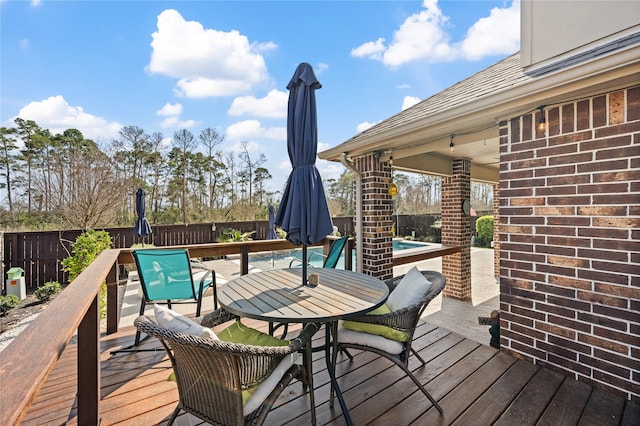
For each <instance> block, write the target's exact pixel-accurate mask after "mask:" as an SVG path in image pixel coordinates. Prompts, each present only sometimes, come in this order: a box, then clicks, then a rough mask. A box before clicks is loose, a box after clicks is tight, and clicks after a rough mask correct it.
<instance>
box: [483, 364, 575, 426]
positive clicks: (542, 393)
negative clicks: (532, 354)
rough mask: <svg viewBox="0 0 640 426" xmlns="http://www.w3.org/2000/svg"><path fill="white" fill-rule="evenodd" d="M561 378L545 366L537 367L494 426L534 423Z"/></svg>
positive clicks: (562, 378) (525, 425)
mask: <svg viewBox="0 0 640 426" xmlns="http://www.w3.org/2000/svg"><path fill="white" fill-rule="evenodd" d="M563 380H564V376H562V375H561V374H560V373H557V372H555V371H553V370H549V369H547V368H540V369H538V371H536V374H535V376H534V377H533V378H532V379H531V380H530V381H529V383H527V384H526V385H525V387H524V389H523V390H522V392H520V395H518V397H517V398H516V399H515V401H513V403H512V404H511V405H510V406H509V408H508V409H507V410H506V411H505V412H504V413H503V414H502V416H500V418H499V419H498V421H496V422H495V424H494V426H510V425H516V424H517V425H520V426H527V425H535V424H536V422H537V421H538V418H540V416H541V415H542V413H543V412H544V410H545V408H546V407H547V405H548V404H549V401H551V398H553V396H554V395H555V393H556V392H557V391H558V388H559V387H560V385H561V384H562V381H563Z"/></svg>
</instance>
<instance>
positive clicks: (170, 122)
mask: <svg viewBox="0 0 640 426" xmlns="http://www.w3.org/2000/svg"><path fill="white" fill-rule="evenodd" d="M198 124H200V122H199V121H196V120H180V118H179V117H178V116H172V117H167V118H165V119H164V120H162V121H161V122H160V127H162V128H163V129H168V128H176V129H189V128H191V127H194V126H197V125H198Z"/></svg>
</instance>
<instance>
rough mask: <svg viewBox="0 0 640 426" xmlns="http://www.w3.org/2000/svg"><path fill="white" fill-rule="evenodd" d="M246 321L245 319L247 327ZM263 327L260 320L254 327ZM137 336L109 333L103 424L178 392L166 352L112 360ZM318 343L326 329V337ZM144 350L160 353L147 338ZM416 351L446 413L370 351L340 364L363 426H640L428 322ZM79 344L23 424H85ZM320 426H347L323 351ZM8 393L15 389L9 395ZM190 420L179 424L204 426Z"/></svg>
mask: <svg viewBox="0 0 640 426" xmlns="http://www.w3.org/2000/svg"><path fill="white" fill-rule="evenodd" d="M243 321H244V320H243ZM245 322H246V323H247V324H250V325H253V326H254V327H256V326H258V324H259V323H256V322H251V321H245ZM134 332H135V330H134V329H133V328H127V329H124V330H122V331H120V332H119V333H116V334H113V335H109V336H103V340H102V378H101V389H102V403H101V413H102V424H103V425H114V424H120V425H156V424H166V421H167V419H168V418H169V416H170V414H171V412H172V411H173V409H174V408H175V405H176V402H177V398H178V394H177V390H176V386H175V383H174V382H171V381H167V378H168V376H169V374H170V372H171V366H170V364H169V361H168V359H167V357H166V355H165V353H164V351H158V352H141V353H135V354H116V355H111V354H110V350H111V349H112V348H117V347H121V346H126V345H128V344H129V343H131V342H132V341H133V335H134ZM316 339H317V342H318V344H320V343H321V342H322V341H323V340H324V332H323V331H321V332H319V333H318V334H317V335H316ZM143 347H145V348H151V347H160V345H159V344H158V343H157V341H156V340H155V339H147V340H146V341H145V342H144V344H143ZM414 347H415V348H416V349H417V350H418V351H419V353H420V354H421V356H422V357H423V358H424V359H425V360H426V361H427V366H426V367H424V368H420V367H419V363H418V362H412V363H411V365H412V368H413V369H414V370H415V374H416V376H417V377H418V378H419V380H421V381H422V382H423V383H424V384H425V386H426V388H427V389H428V390H429V391H430V392H431V394H432V395H433V396H434V397H435V398H436V399H437V400H438V401H439V403H440V405H441V406H442V408H443V409H444V412H445V415H444V416H440V415H439V413H438V411H437V410H436V409H435V408H434V407H433V406H432V405H431V403H430V402H429V401H428V400H427V399H426V398H425V397H424V395H423V394H422V393H420V392H419V391H417V389H416V387H415V386H414V385H413V383H412V382H411V380H410V379H408V378H407V377H404V376H403V374H402V371H401V370H400V369H399V368H398V367H396V366H395V365H394V364H393V363H391V362H389V361H387V360H384V359H382V358H379V357H377V356H374V355H372V354H370V353H366V352H363V353H354V355H355V359H354V361H353V362H349V360H348V359H347V358H346V357H343V358H339V360H341V362H340V363H339V365H338V367H337V374H338V376H339V378H338V380H339V383H340V386H341V388H342V390H343V392H344V396H345V399H346V402H347V405H348V406H349V407H350V412H351V416H352V418H353V421H354V424H355V425H365V424H374V425H436V424H438V425H440V424H456V425H489V424H500V425H533V424H540V425H554V426H555V425H638V424H640V423H639V419H640V405H639V404H637V403H635V402H631V401H627V400H625V399H623V398H622V397H620V396H618V395H613V394H609V393H605V392H603V391H601V390H599V389H595V388H592V387H591V386H589V385H588V384H585V383H581V382H578V381H576V380H572V379H570V378H567V377H565V376H563V375H561V374H559V373H557V372H553V371H551V370H549V369H546V368H541V367H539V366H535V365H533V364H530V363H528V362H526V361H522V360H518V359H516V358H514V357H512V356H510V355H507V354H506V353H504V352H500V351H497V350H495V349H493V348H491V347H489V346H485V345H480V344H479V343H476V342H474V341H471V340H468V339H465V338H463V337H461V336H459V335H457V334H454V333H451V332H449V331H447V330H445V329H442V328H438V327H435V326H432V325H430V324H428V323H426V322H424V321H423V322H421V325H420V327H419V329H418V330H417V332H416V340H415V344H414ZM76 359H77V347H76V345H70V346H69V347H68V348H67V350H66V351H65V352H64V353H63V355H62V357H61V359H60V361H59V362H58V364H57V365H56V367H55V368H54V370H53V371H52V373H51V375H50V376H49V378H48V380H47V382H46V383H45V384H44V386H43V388H42V390H41V391H40V393H39V394H38V396H37V397H36V399H35V401H34V403H33V405H32V406H31V408H30V410H29V411H28V413H27V415H26V416H25V418H24V419H23V421H22V423H21V424H22V425H43V424H48V425H51V424H55V425H59V424H77V417H76V395H75V392H76V380H77V376H76ZM313 368H314V385H315V396H316V404H317V415H318V424H321V425H326V424H329V425H343V424H345V422H344V419H343V418H342V415H341V414H342V413H341V411H340V406H339V404H338V403H337V402H336V404H335V405H334V407H333V408H330V407H329V404H328V396H329V376H328V373H327V371H326V368H325V362H324V358H323V353H322V352H318V353H315V354H314V363H313ZM2 391H3V392H7V391H10V390H7V389H3V390H2ZM308 406H309V405H308V397H307V394H305V393H304V392H303V390H302V385H301V384H300V383H299V382H294V383H293V384H291V385H290V386H289V387H288V388H287V389H286V390H285V391H284V392H283V394H282V395H281V396H280V399H279V400H278V404H277V406H276V407H274V409H273V410H272V411H271V412H270V414H269V416H268V417H267V421H266V424H269V425H285V424H286V425H307V424H310V414H309V411H308ZM201 423H202V422H201V421H199V419H197V418H195V417H192V416H190V415H187V414H184V413H183V414H181V415H180V416H179V417H178V419H177V421H176V423H175V424H177V425H193V424H201Z"/></svg>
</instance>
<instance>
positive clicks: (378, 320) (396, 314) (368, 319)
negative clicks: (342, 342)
mask: <svg viewBox="0 0 640 426" xmlns="http://www.w3.org/2000/svg"><path fill="white" fill-rule="evenodd" d="M423 305H424V302H421V303H417V304H414V305H411V306H407V307H406V308H403V309H399V310H397V311H393V312H390V313H388V314H381V315H360V316H357V317H348V318H345V320H347V321H354V322H361V323H366V324H376V325H385V326H387V327H391V328H394V329H396V330H403V331H409V330H411V329H412V328H414V327H415V324H416V322H417V321H416V320H417V318H416V317H417V316H419V314H420V312H421V310H422V307H423Z"/></svg>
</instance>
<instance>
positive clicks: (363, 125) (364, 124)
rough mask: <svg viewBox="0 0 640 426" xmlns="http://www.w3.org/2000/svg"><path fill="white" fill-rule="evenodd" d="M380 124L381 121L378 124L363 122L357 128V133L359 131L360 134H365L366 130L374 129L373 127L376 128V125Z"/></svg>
mask: <svg viewBox="0 0 640 426" xmlns="http://www.w3.org/2000/svg"><path fill="white" fill-rule="evenodd" d="M378 123H379V121H378V122H375V123H369V122H368V121H363V122H362V123H360V124H358V125H357V126H356V131H357V132H358V133H361V132H364V131H365V130H367V129H368V128H369V127H373V126H375V125H376V124H378Z"/></svg>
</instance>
